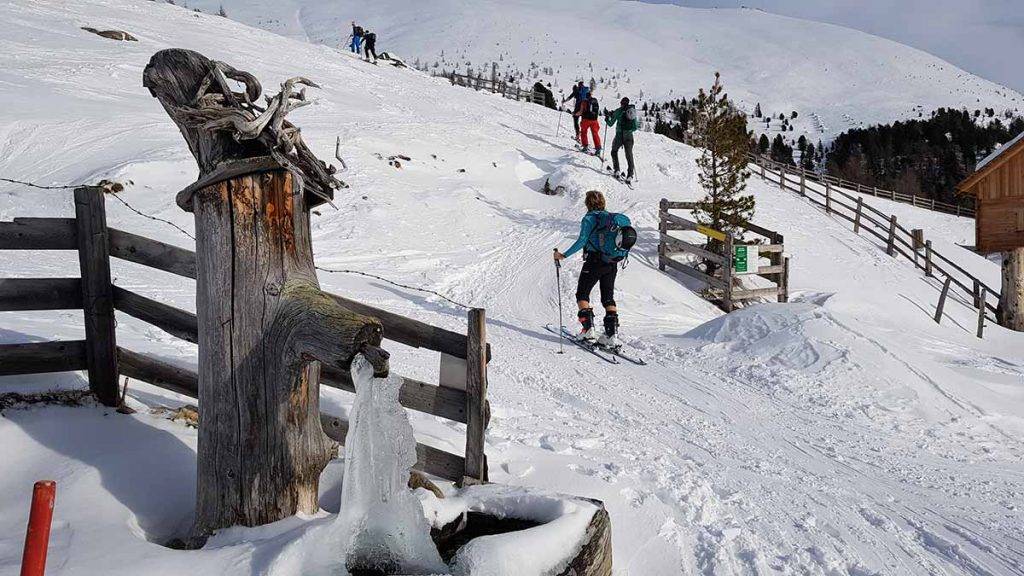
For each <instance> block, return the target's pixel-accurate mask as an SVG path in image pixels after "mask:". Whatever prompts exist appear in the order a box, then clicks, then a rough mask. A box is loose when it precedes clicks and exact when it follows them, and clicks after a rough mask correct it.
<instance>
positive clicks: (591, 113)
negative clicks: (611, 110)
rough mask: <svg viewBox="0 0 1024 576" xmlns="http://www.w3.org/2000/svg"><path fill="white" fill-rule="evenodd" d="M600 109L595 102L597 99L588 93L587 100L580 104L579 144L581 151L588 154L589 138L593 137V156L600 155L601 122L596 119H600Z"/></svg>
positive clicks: (591, 93)
mask: <svg viewBox="0 0 1024 576" xmlns="http://www.w3.org/2000/svg"><path fill="white" fill-rule="evenodd" d="M600 110H601V107H600V104H598V102H597V98H594V93H593V92H590V94H588V95H587V99H586V100H584V101H583V102H582V103H581V104H580V110H579V116H580V118H582V121H581V122H580V136H581V139H580V144H581V145H582V146H583V151H584V152H587V153H589V152H590V138H589V136H590V135H591V134H593V136H594V148H595V151H594V156H600V155H601V122H600V121H598V118H600V117H601V112H600Z"/></svg>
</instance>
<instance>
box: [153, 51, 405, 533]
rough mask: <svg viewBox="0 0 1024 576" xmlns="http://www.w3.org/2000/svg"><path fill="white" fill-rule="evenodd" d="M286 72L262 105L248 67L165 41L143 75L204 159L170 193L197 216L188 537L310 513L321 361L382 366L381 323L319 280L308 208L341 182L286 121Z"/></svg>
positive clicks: (320, 461) (328, 447)
mask: <svg viewBox="0 0 1024 576" xmlns="http://www.w3.org/2000/svg"><path fill="white" fill-rule="evenodd" d="M227 78H233V79H236V80H238V81H239V82H242V83H243V84H244V85H245V92H244V93H235V92H232V91H231V90H230V87H229V86H228V83H227ZM292 83H293V81H289V82H286V83H285V86H283V87H282V94H280V95H278V96H276V97H274V98H271V99H268V102H269V105H268V108H267V109H266V110H264V109H262V108H259V107H258V106H256V105H255V104H253V103H252V102H253V100H255V99H256V98H257V97H258V96H259V94H260V87H259V83H258V82H257V81H256V79H255V78H253V77H252V76H251V75H248V74H246V73H244V72H239V71H237V70H235V69H234V68H231V67H230V66H227V65H226V64H222V63H216V62H211V61H210V60H208V59H206V58H205V57H203V56H202V55H200V54H198V53H195V52H190V51H185V50H165V51H162V52H159V53H157V54H156V55H155V56H153V59H152V60H151V61H150V64H149V66H147V67H146V72H145V85H146V86H147V87H149V88H150V90H151V92H152V93H153V94H154V96H156V97H157V98H159V99H160V102H161V104H163V106H164V108H165V109H166V110H167V112H168V113H169V114H170V116H171V118H172V119H173V120H174V121H175V123H176V124H177V125H178V127H179V128H180V130H181V132H182V135H184V136H185V139H186V141H188V144H189V148H190V149H191V150H192V152H193V155H194V156H195V157H196V160H197V162H198V164H199V167H200V179H199V181H198V182H197V183H196V184H194V185H192V186H190V187H189V188H187V189H186V190H185V191H183V192H182V193H181V194H179V195H178V204H179V205H180V206H182V208H184V209H186V210H190V211H192V212H193V213H194V214H195V222H196V255H197V295H196V307H197V316H198V323H199V405H200V408H201V416H200V418H201V425H200V427H199V449H198V451H199V454H198V460H199V462H198V482H197V492H198V493H197V497H196V522H195V526H194V529H193V531H194V534H193V535H194V536H195V537H197V538H201V537H202V536H204V535H206V534H209V533H210V532H212V531H214V530H217V529H219V528H224V527H227V526H232V525H237V524H240V525H244V526H256V525H261V524H266V523H270V522H274V521H277V520H280V519H282V518H285V517H287V516H290V515H292V514H294V513H296V512H299V511H301V512H306V513H314V512H316V511H317V510H318V509H319V505H318V502H317V485H318V482H319V478H320V473H321V471H322V470H323V468H324V466H325V465H326V464H327V461H328V460H329V459H330V457H331V452H332V448H333V445H332V443H331V441H330V440H329V439H328V438H327V436H326V435H325V434H324V432H323V429H322V428H321V425H320V417H319V412H320V411H319V396H320V385H319V372H320V363H326V364H328V365H331V366H334V367H336V368H339V369H345V370H347V369H348V366H349V365H350V364H351V361H352V359H353V358H354V357H355V355H357V354H363V355H365V356H366V357H367V358H368V359H369V360H370V361H371V363H373V366H374V369H375V371H376V372H377V374H378V375H385V374H386V373H387V371H388V361H387V359H388V356H387V353H386V352H384V351H383V350H381V349H380V348H379V346H380V342H381V336H382V327H381V324H380V322H379V321H377V320H376V319H373V318H369V317H366V316H362V315H360V314H356V313H354V312H352V311H350V310H348V309H346V308H343V307H342V306H341V305H339V304H338V303H337V301H336V300H334V299H332V298H330V297H329V296H327V295H326V294H325V293H323V292H321V291H320V289H319V284H318V283H317V278H316V271H315V268H314V265H313V250H312V245H311V237H310V227H309V210H310V207H311V203H314V202H319V201H321V200H322V199H325V198H326V199H329V197H330V193H331V192H332V191H333V190H334V189H335V188H338V187H339V186H340V183H339V182H337V181H336V180H334V179H333V177H332V176H331V173H332V172H331V170H330V169H329V168H328V167H327V166H326V165H324V164H323V163H322V162H320V161H319V160H317V159H316V158H315V157H313V155H312V154H311V153H309V150H308V149H307V148H306V147H305V145H304V144H303V143H302V140H301V137H300V136H299V133H298V129H297V128H295V127H294V126H292V125H291V124H289V123H287V122H285V121H284V114H285V113H287V111H288V110H290V109H292V108H294V107H295V102H305V99H304V96H297V95H295V94H292V93H291V85H292ZM303 83H307V84H310V85H312V83H310V82H308V81H305V82H303ZM311 191H312V192H314V193H313V194H312V195H308V194H307V192H311Z"/></svg>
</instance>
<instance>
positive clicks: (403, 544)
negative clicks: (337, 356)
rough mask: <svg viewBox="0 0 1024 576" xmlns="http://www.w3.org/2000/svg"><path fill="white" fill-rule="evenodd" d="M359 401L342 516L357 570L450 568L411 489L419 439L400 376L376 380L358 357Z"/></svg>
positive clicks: (348, 561)
mask: <svg viewBox="0 0 1024 576" xmlns="http://www.w3.org/2000/svg"><path fill="white" fill-rule="evenodd" d="M352 381H353V382H354V383H355V387H356V400H355V403H354V404H353V406H352V417H351V421H350V424H349V430H348V435H347V436H346V438H345V480H344V483H343V484H342V487H341V510H340V513H339V516H338V520H337V521H338V522H339V523H340V528H341V534H342V537H343V543H344V545H345V550H346V557H345V565H346V567H347V568H348V569H349V570H354V569H376V570H381V571H384V572H387V573H392V574H394V573H401V574H417V573H418V574H433V573H438V572H441V573H445V572H447V571H448V570H447V568H446V567H445V565H444V563H443V562H442V561H441V556H440V554H438V552H437V548H436V547H435V546H434V543H433V541H432V540H431V539H430V526H429V525H428V524H427V520H426V518H425V517H424V515H423V507H422V505H421V504H420V503H419V500H417V499H416V497H415V496H414V495H413V493H412V492H411V491H410V490H409V488H408V481H409V469H410V468H411V467H412V466H413V465H414V464H415V463H416V438H415V437H414V436H413V431H412V425H411V424H410V423H409V418H408V417H407V416H406V414H405V409H404V408H402V405H401V404H400V403H399V402H398V392H399V389H400V388H401V385H402V383H401V380H400V379H399V378H398V377H395V376H390V377H388V378H374V377H373V366H372V365H370V363H369V361H367V360H366V359H365V358H363V357H362V356H361V355H360V356H357V357H356V359H355V360H354V361H353V362H352Z"/></svg>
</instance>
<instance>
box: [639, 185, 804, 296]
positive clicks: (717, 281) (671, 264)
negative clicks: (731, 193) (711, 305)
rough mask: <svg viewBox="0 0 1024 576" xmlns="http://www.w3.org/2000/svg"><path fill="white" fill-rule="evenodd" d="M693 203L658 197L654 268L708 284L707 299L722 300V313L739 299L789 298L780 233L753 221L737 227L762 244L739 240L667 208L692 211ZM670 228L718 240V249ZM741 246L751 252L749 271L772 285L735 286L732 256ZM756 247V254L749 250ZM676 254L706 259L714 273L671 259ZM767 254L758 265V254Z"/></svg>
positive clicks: (787, 267)
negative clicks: (765, 261) (674, 233)
mask: <svg viewBox="0 0 1024 576" xmlns="http://www.w3.org/2000/svg"><path fill="white" fill-rule="evenodd" d="M693 208H694V203H693V202H672V201H669V200H666V199H662V201H661V204H660V206H659V211H658V212H659V216H660V218H659V223H658V231H659V232H660V237H661V241H660V243H659V244H658V268H659V269H661V271H663V272H664V271H665V269H666V268H671V269H673V270H676V271H678V272H682V273H683V274H686V275H687V276H690V277H691V278H695V279H697V280H700V281H701V282H703V283H704V284H705V285H706V286H707V287H708V293H709V294H710V295H711V299H713V300H717V301H719V302H721V303H722V307H723V309H725V311H726V312H732V310H733V308H734V306H735V303H736V302H737V301H742V300H752V299H755V298H777V299H778V301H779V302H787V301H788V300H789V258H787V257H786V255H785V251H786V248H785V242H784V238H783V236H782V234H779V233H778V232H774V231H772V230H768V229H766V228H762V227H760V226H757V225H756V224H750V223H747V224H743V225H741V226H740V227H741V228H742V229H744V230H746V231H748V232H752V233H754V234H757V235H759V236H761V237H763V238H764V240H765V242H764V243H749V242H741V241H739V240H738V239H737V238H735V237H734V236H733V235H732V234H728V233H725V232H721V231H718V230H713V229H710V228H707V227H705V226H701V225H700V224H698V223H696V222H693V221H691V220H687V219H686V218H683V217H681V216H677V215H675V214H672V213H671V212H670V211H671V210H692V209H693ZM672 231H691V232H697V233H699V234H702V235H704V236H706V237H709V238H714V239H716V240H718V241H719V242H720V245H721V247H722V249H721V251H714V250H708V249H707V247H706V243H704V242H702V243H701V244H699V245H698V244H693V243H691V242H687V241H686V240H683V239H681V238H678V237H676V236H672V235H671V234H670V232H672ZM738 247H742V248H743V250H742V252H744V253H746V252H747V251H749V252H750V254H752V260H753V262H749V265H750V270H751V274H753V275H756V276H758V277H761V278H765V279H767V280H770V281H772V282H774V283H775V286H772V287H768V288H742V287H738V286H737V285H736V278H737V275H736V256H737V248H738ZM755 248H756V251H757V252H756V254H753V249H755ZM676 254H688V255H691V256H697V257H698V258H700V259H701V260H710V261H711V262H714V263H715V264H717V265H718V266H717V272H716V273H715V274H707V273H705V272H702V271H700V270H698V269H697V268H696V267H695V266H692V265H689V264H686V263H683V262H680V261H678V260H676V259H674V258H673V256H674V255H676ZM761 254H765V255H767V256H768V260H769V265H768V266H761V265H760V264H759V262H758V260H759V259H760V255H761Z"/></svg>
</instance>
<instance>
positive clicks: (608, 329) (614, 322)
mask: <svg viewBox="0 0 1024 576" xmlns="http://www.w3.org/2000/svg"><path fill="white" fill-rule="evenodd" d="M618 331H619V315H618V314H617V313H616V312H608V313H606V314H605V315H604V334H601V337H600V338H598V339H597V345H598V346H600V347H601V348H606V349H608V350H618V349H619V348H621V347H622V345H621V344H619V339H618V338H616V334H617V333H618Z"/></svg>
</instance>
